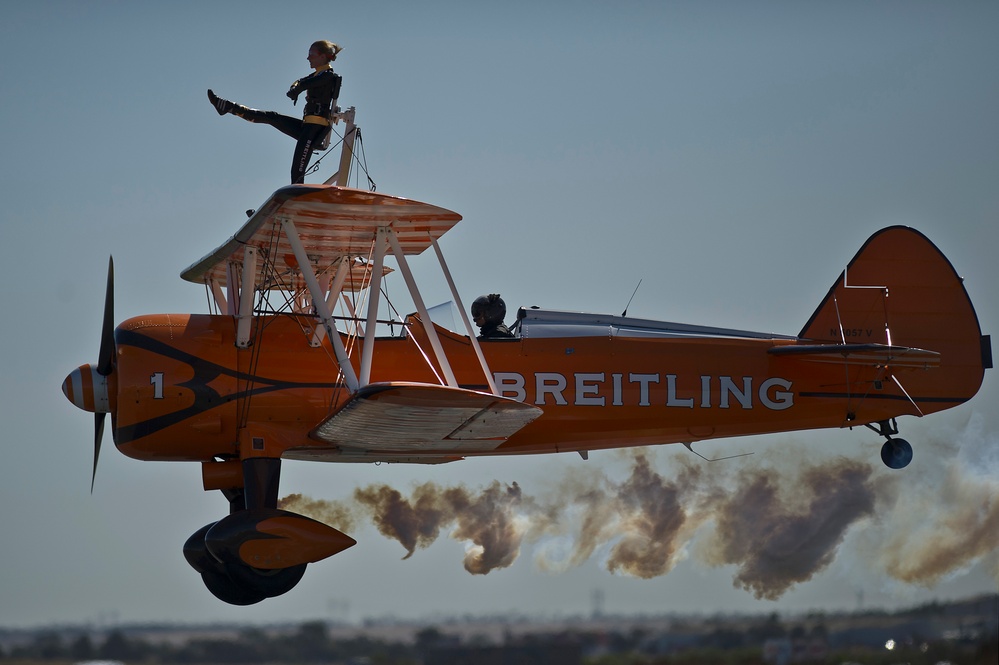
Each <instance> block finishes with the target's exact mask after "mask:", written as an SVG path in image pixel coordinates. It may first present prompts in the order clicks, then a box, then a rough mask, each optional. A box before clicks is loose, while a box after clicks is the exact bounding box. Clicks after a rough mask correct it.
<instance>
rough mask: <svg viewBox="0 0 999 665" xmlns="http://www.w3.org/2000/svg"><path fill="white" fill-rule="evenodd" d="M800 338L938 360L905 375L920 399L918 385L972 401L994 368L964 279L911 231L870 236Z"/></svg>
mask: <svg viewBox="0 0 999 665" xmlns="http://www.w3.org/2000/svg"><path fill="white" fill-rule="evenodd" d="M798 336H799V338H801V339H802V340H809V341H815V342H818V343H831V344H885V345H889V346H895V347H910V348H914V349H924V350H927V351H932V352H935V353H938V354H940V364H939V366H938V367H937V368H935V369H934V370H933V371H932V372H925V373H915V374H907V375H906V378H905V381H906V390H908V391H909V392H913V391H912V390H911V389H910V388H909V386H910V385H911V386H912V387H913V388H915V389H917V392H918V393H919V394H921V395H927V396H932V395H935V396H937V397H938V398H947V399H948V400H952V399H954V398H956V399H957V400H958V401H963V400H967V399H971V397H972V396H974V394H975V393H976V392H977V391H978V389H979V387H980V386H981V384H982V379H983V377H984V373H985V369H986V368H989V367H991V366H992V351H991V342H990V339H989V337H988V336H983V335H982V331H981V327H980V326H979V323H978V315H977V314H976V313H975V308H974V306H972V304H971V299H970V298H969V297H968V293H967V291H965V289H964V284H963V280H962V279H961V277H960V276H958V274H957V273H956V272H955V271H954V267H953V266H952V265H951V263H950V261H949V260H948V259H947V257H945V256H944V255H943V254H942V253H941V252H940V250H939V249H937V247H936V246H935V245H934V244H933V243H932V242H930V240H929V239H928V238H926V236H924V235H923V234H921V233H920V232H918V231H916V230H915V229H911V228H908V227H904V226H893V227H889V228H886V229H882V230H881V231H878V232H877V233H875V234H874V235H873V236H871V238H870V239H869V240H868V241H867V243H866V244H865V245H864V246H863V247H862V248H861V249H860V251H859V252H858V253H857V255H856V256H855V257H854V258H853V260H852V261H850V263H849V265H848V266H847V267H846V270H844V271H843V273H842V274H841V275H840V276H839V278H838V279H837V280H836V282H835V283H834V284H833V285H832V288H830V289H829V293H828V294H827V295H826V297H825V299H824V300H823V301H822V303H821V304H820V305H819V307H818V309H816V310H815V313H814V314H812V317H811V318H810V319H809V320H808V323H806V324H805V326H804V328H802V330H801V332H800V333H799V335H798ZM930 401H931V402H932V401H933V398H932V397H931V398H930ZM922 406H924V407H927V408H924V409H923V410H924V412H928V411H934V410H936V409H934V408H932V405H931V404H924V405H922Z"/></svg>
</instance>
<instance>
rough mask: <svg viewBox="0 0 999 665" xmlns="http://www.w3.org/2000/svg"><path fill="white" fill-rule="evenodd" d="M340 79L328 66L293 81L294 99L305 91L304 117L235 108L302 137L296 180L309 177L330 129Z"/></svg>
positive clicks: (294, 165) (297, 152) (293, 166)
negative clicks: (315, 151)
mask: <svg viewBox="0 0 999 665" xmlns="http://www.w3.org/2000/svg"><path fill="white" fill-rule="evenodd" d="M340 82H341V78H340V76H339V75H338V74H337V73H336V72H334V71H333V70H332V69H330V68H329V67H326V68H323V69H318V70H316V71H315V72H313V73H311V74H309V75H308V76H306V77H304V78H301V79H299V80H297V81H295V82H294V83H292V84H291V88H290V89H289V90H288V96H289V97H290V98H291V99H293V100H294V101H296V102H297V101H298V96H299V95H301V94H302V92H305V109H304V114H303V118H302V119H301V120H299V119H298V118H292V117H291V116H287V115H282V114H280V113H276V112H274V111H258V110H256V109H248V108H245V107H243V108H240V109H238V110H237V111H234V113H236V115H239V116H241V117H243V118H244V119H246V120H249V121H250V122H259V123H263V124H266V125H270V126H271V127H274V128H275V129H277V130H278V131H280V132H282V133H284V134H287V135H288V136H290V137H292V138H293V139H296V140H297V141H298V143H296V144H295V154H294V156H293V157H292V161H291V182H292V184H298V183H302V182H304V181H305V171H306V170H307V169H308V168H309V158H310V157H311V156H312V151H313V149H314V148H315V146H316V145H317V144H318V143H319V141H320V140H321V139H322V138H323V135H324V134H325V133H326V132H327V131H329V127H330V119H331V117H332V115H333V113H334V109H333V105H334V104H335V103H336V99H337V96H338V95H339V94H340Z"/></svg>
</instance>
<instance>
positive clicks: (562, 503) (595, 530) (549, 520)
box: [282, 419, 999, 600]
mask: <svg viewBox="0 0 999 665" xmlns="http://www.w3.org/2000/svg"><path fill="white" fill-rule="evenodd" d="M974 422H977V421H974V419H973V423H972V424H971V425H969V428H967V430H966V431H965V432H963V433H960V434H955V435H953V436H951V437H950V438H947V437H944V438H945V439H946V440H947V441H949V443H940V442H936V443H934V442H932V441H930V442H925V441H924V442H920V445H919V453H920V455H922V456H926V459H929V460H933V462H932V463H923V464H922V465H916V464H913V465H912V467H914V468H909V469H906V470H905V471H904V472H891V471H888V470H886V469H883V468H882V467H881V466H880V463H879V462H875V463H874V465H873V466H872V464H870V463H867V462H861V461H856V460H851V459H845V458H836V459H831V460H828V459H827V460H821V461H808V460H805V459H803V458H802V459H798V458H797V457H796V456H795V455H794V454H789V453H788V452H787V451H788V450H791V449H789V448H787V447H786V446H782V447H781V451H780V453H779V455H776V456H774V457H773V459H769V460H768V459H766V458H765V457H764V458H762V459H761V461H756V460H755V459H754V460H752V461H749V460H740V461H739V462H738V463H734V464H732V465H728V466H715V465H711V466H710V467H709V466H706V465H704V464H702V463H699V462H692V461H689V460H687V459H686V458H684V457H681V456H673V457H672V458H671V460H670V461H671V463H670V471H669V472H668V473H665V474H662V473H659V472H658V471H656V470H655V469H654V468H653V465H652V462H651V458H650V456H649V455H648V454H646V452H645V451H643V450H636V451H633V452H630V453H628V454H629V455H630V457H629V458H628V459H629V472H628V475H627V477H626V478H624V479H623V480H618V481H616V480H614V479H612V478H611V477H610V476H608V475H607V474H606V473H604V471H603V470H602V469H601V468H599V467H597V468H594V467H592V466H590V467H587V468H585V469H582V470H579V469H576V470H572V471H570V472H567V473H566V474H565V475H564V476H563V477H562V478H560V479H557V480H555V481H553V482H551V483H549V484H548V486H547V489H546V490H545V491H544V492H543V493H541V494H539V495H538V496H534V497H530V496H527V495H525V493H524V492H523V491H522V489H521V487H520V485H518V484H517V483H511V484H509V485H506V484H502V483H500V482H498V481H494V482H492V483H491V484H490V485H488V486H486V487H484V488H478V489H474V490H472V489H469V488H467V487H465V486H463V485H458V486H451V487H442V486H439V485H436V484H434V483H424V484H422V485H418V486H416V487H415V488H414V489H413V490H412V492H411V493H410V494H409V495H408V496H406V495H404V494H403V493H402V492H400V491H399V490H397V489H394V488H391V487H389V486H387V485H371V486H369V487H365V488H358V489H357V490H355V492H354V496H353V500H352V501H351V502H326V501H314V500H309V499H306V498H305V497H301V496H300V495H292V496H290V497H287V498H286V499H284V500H283V501H282V507H285V508H287V509H289V510H296V511H298V512H302V513H305V514H309V515H311V516H313V517H315V518H316V519H320V520H322V521H325V522H328V523H330V524H332V525H334V526H336V527H337V528H341V529H342V530H346V529H348V528H350V526H351V525H352V524H353V523H356V522H359V521H361V518H362V517H366V518H367V519H370V521H371V522H372V523H373V524H374V525H375V526H376V528H377V529H378V530H379V532H380V533H382V534H383V535H385V536H386V537H388V538H391V539H393V540H396V541H398V542H399V543H400V544H401V545H402V547H403V548H404V549H405V551H406V555H405V557H404V558H406V559H408V558H410V557H411V556H412V555H413V554H414V553H415V551H416V550H417V549H422V548H426V547H428V546H429V545H431V544H432V543H433V542H435V541H436V540H437V539H438V538H439V537H440V536H441V535H442V534H444V535H447V536H449V537H450V538H453V539H456V540H459V541H463V542H466V543H468V544H469V545H468V547H467V550H466V555H465V558H464V566H465V569H466V570H468V571H469V572H470V573H473V574H486V573H489V572H490V571H492V570H495V569H498V568H505V567H508V566H510V565H511V564H513V563H514V561H516V559H517V558H518V557H519V555H520V552H521V550H522V548H523V547H524V546H525V544H526V545H532V544H533V545H536V546H537V547H536V550H535V557H534V561H535V563H536V565H537V566H538V567H540V568H542V569H544V570H548V571H556V572H557V571H562V570H565V569H567V568H570V567H573V566H578V565H581V564H582V563H584V562H586V561H588V560H589V559H591V558H592V557H594V556H597V555H599V556H601V557H602V558H604V560H605V561H604V565H605V567H606V568H607V569H608V571H610V572H611V573H621V574H626V575H630V576H634V577H640V578H645V579H647V578H653V577H657V576H661V575H664V574H666V573H668V572H669V571H670V570H672V569H673V567H674V566H675V565H676V563H677V562H678V561H680V560H681V559H682V558H684V557H685V556H687V554H688V550H690V551H691V553H692V554H693V555H694V556H695V557H696V558H697V559H699V560H700V561H701V562H703V563H705V564H707V565H709V566H726V565H731V566H734V568H735V572H734V575H733V584H734V585H735V586H737V587H740V588H742V589H745V590H746V591H749V592H750V593H752V594H753V595H754V596H756V597H757V598H766V599H771V600H774V599H777V598H779V597H780V596H781V595H782V594H784V593H785V592H786V591H788V590H789V589H790V588H792V587H793V586H794V585H796V584H800V583H802V582H805V581H807V580H809V579H811V578H812V577H814V576H815V575H816V574H817V573H819V572H821V571H823V570H825V569H826V568H827V567H828V566H829V565H830V564H831V563H832V562H833V560H834V559H835V558H836V554H837V552H838V551H839V550H840V548H841V547H843V546H844V543H846V542H848V541H847V535H848V533H850V528H851V526H853V525H855V524H858V523H860V522H865V523H869V528H866V529H864V530H862V531H860V532H859V533H858V532H856V531H854V534H855V537H851V539H850V540H849V543H850V544H851V546H854V547H858V548H859V549H861V550H863V551H864V554H863V556H862V557H861V558H862V559H863V560H864V561H865V562H867V563H869V562H874V563H875V566H876V567H878V568H880V569H881V570H883V571H884V572H886V573H887V574H888V575H889V576H890V577H891V578H893V579H896V580H899V581H902V582H904V583H907V584H925V585H931V584H933V583H936V582H937V581H939V580H940V579H942V578H943V577H945V576H946V575H949V574H952V573H954V572H955V571H957V570H961V569H962V568H966V567H968V566H970V565H972V564H974V563H976V562H978V561H982V560H984V561H986V562H991V566H992V570H993V571H994V574H995V576H996V579H997V581H999V473H997V472H996V471H997V470H999V447H997V446H996V442H995V441H994V440H992V439H989V438H988V437H985V436H984V435H983V434H981V432H980V431H977V430H976V429H975V426H973V425H974ZM979 429H980V428H979ZM959 443H960V445H959ZM902 474H906V475H905V476H904V480H903V475H902ZM691 545H693V547H692V549H691Z"/></svg>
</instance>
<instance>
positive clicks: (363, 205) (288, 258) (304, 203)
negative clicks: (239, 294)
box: [180, 185, 461, 290]
mask: <svg viewBox="0 0 999 665" xmlns="http://www.w3.org/2000/svg"><path fill="white" fill-rule="evenodd" d="M284 220H289V221H291V222H293V223H294V225H295V228H296V229H297V230H298V234H299V237H300V239H301V241H302V244H303V246H304V247H305V251H306V253H307V254H308V256H309V259H310V261H312V263H313V265H312V268H313V269H314V270H316V269H317V268H318V269H319V270H322V269H325V268H327V267H328V266H330V265H332V264H333V263H334V262H336V261H337V260H338V259H340V258H343V257H356V256H367V255H369V254H370V253H371V246H372V243H373V241H374V238H375V233H376V231H377V229H378V227H379V226H391V227H392V228H393V229H394V230H395V232H396V235H397V236H398V238H399V243H400V245H401V246H402V250H403V253H404V254H420V253H421V252H423V251H424V250H426V249H427V248H428V247H429V246H430V244H431V238H432V239H434V240H436V239H438V238H440V237H441V236H442V235H444V233H445V232H447V231H448V230H449V229H450V228H451V227H453V226H454V225H455V224H457V223H458V222H459V221H461V215H459V214H458V213H456V212H452V211H450V210H447V209H445V208H440V207H438V206H434V205H430V204H429V203H421V202H419V201H414V200H411V199H405V198H402V197H398V196H389V195H387V194H379V193H377V192H368V191H365V190H360V189H352V188H349V187H332V186H328V185H289V186H287V187H282V188H281V189H279V190H277V191H276V192H274V194H272V195H271V197H270V198H269V199H267V201H266V202H265V203H264V205H262V206H261V207H260V208H259V209H258V210H257V211H256V212H254V213H253V215H251V216H250V218H249V219H248V220H247V221H246V223H245V224H244V225H243V227H242V228H241V229H240V230H239V231H238V232H237V233H236V234H235V235H234V236H233V237H231V238H230V239H229V240H228V241H226V242H225V243H223V244H222V245H221V246H220V247H219V248H218V249H216V250H215V251H213V252H211V253H210V254H208V255H207V256H205V257H204V258H202V259H201V260H200V261H197V262H196V263H194V264H192V265H191V266H190V267H188V268H187V269H186V270H184V271H183V272H182V273H181V274H180V276H181V277H182V278H183V279H185V280H187V281H189V282H195V283H197V284H204V283H206V282H208V281H215V282H216V283H217V284H219V285H222V286H225V285H226V284H227V282H228V276H227V264H228V263H229V262H234V263H239V264H242V262H243V259H244V250H245V248H246V247H247V246H253V247H257V248H259V249H260V250H261V251H263V252H265V257H264V258H265V260H263V261H259V262H258V263H257V268H256V278H255V280H254V283H255V284H256V287H257V289H282V290H288V285H287V282H286V281H285V280H284V279H282V278H281V276H283V275H297V274H298V272H299V270H300V269H301V266H299V265H298V263H297V261H296V260H295V256H294V253H293V251H292V248H291V246H290V245H289V244H288V241H287V239H286V238H285V237H284V234H283V233H282V232H281V223H282V222H283V221H284Z"/></svg>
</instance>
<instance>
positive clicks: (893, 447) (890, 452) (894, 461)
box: [881, 439, 912, 469]
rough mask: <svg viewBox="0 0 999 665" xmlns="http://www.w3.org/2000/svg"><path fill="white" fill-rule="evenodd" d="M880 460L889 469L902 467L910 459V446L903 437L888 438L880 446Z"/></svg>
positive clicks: (906, 464) (907, 463)
mask: <svg viewBox="0 0 999 665" xmlns="http://www.w3.org/2000/svg"><path fill="white" fill-rule="evenodd" d="M881 461H882V462H884V463H885V466H887V467H888V468H889V469H904V468H905V467H906V466H908V465H909V462H911V461H912V446H910V445H909V442H908V441H906V440H905V439H888V440H887V441H885V445H883V446H881Z"/></svg>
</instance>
